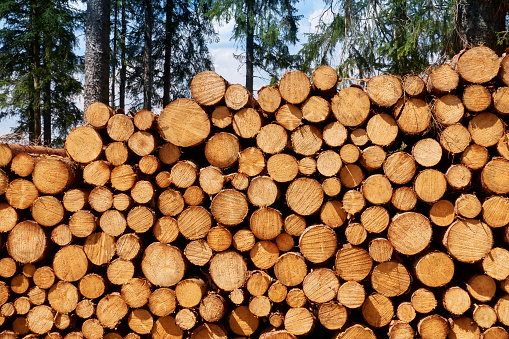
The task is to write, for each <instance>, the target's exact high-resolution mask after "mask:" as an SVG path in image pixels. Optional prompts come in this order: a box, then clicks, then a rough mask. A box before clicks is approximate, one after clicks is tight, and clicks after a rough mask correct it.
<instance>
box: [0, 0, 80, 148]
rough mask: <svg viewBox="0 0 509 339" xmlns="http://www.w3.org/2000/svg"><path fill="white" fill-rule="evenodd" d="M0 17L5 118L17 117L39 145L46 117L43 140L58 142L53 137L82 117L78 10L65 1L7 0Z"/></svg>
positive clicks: (0, 91)
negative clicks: (77, 52)
mask: <svg viewBox="0 0 509 339" xmlns="http://www.w3.org/2000/svg"><path fill="white" fill-rule="evenodd" d="M0 21H3V25H2V26H1V28H0V60H2V62H1V63H0V79H1V80H0V118H4V117H7V116H12V117H16V118H17V121H18V123H17V128H16V132H18V133H21V132H29V138H30V141H31V142H36V143H38V142H40V141H41V140H39V139H40V136H41V132H42V130H41V115H42V116H43V118H44V119H43V120H44V143H45V144H47V145H49V144H55V143H58V140H57V141H56V142H55V141H54V142H53V143H52V136H57V139H58V138H61V137H62V136H65V135H66V134H67V133H68V131H69V129H70V128H71V127H73V126H74V125H76V123H77V122H78V120H79V119H80V118H81V112H80V111H79V110H78V108H77V107H76V105H75V103H74V101H75V96H76V95H77V94H78V93H79V92H80V91H81V84H80V83H79V81H78V80H76V79H75V78H74V73H75V72H78V71H79V70H80V60H79V58H78V57H77V56H76V55H75V54H74V52H73V48H74V47H75V46H76V35H75V30H76V28H77V26H78V22H79V13H78V12H77V11H76V10H75V9H73V8H71V6H70V5H69V2H68V1H63V0H50V1H42V0H31V1H29V2H27V1H21V0H7V1H4V2H2V3H1V4H0ZM52 127H54V129H55V130H56V131H55V132H56V133H54V131H53V130H52Z"/></svg>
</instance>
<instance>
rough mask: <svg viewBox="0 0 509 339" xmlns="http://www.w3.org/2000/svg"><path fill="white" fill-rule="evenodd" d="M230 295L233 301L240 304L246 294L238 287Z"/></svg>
mask: <svg viewBox="0 0 509 339" xmlns="http://www.w3.org/2000/svg"><path fill="white" fill-rule="evenodd" d="M228 297H229V298H230V301H231V302H232V303H234V304H235V305H237V306H239V305H241V304H242V303H243V302H244V299H245V297H246V296H245V293H244V290H243V289H241V288H236V289H234V290H233V291H231V292H230V294H228Z"/></svg>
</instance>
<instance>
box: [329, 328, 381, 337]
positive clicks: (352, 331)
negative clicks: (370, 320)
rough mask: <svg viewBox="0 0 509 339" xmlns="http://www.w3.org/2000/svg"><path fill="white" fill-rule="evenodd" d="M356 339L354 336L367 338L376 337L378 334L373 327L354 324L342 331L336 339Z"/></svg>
mask: <svg viewBox="0 0 509 339" xmlns="http://www.w3.org/2000/svg"><path fill="white" fill-rule="evenodd" d="M339 338H341V339H354V338H366V339H375V338H376V335H375V333H374V332H373V330H372V329H370V328H369V327H364V326H363V325H359V324H354V325H352V326H350V327H348V328H347V329H346V330H345V331H344V332H342V333H340V334H339V336H337V337H335V338H334V339H339Z"/></svg>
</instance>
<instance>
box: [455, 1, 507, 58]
mask: <svg viewBox="0 0 509 339" xmlns="http://www.w3.org/2000/svg"><path fill="white" fill-rule="evenodd" d="M504 3H505V1H486V0H464V1H457V11H456V20H455V22H454V25H455V32H456V36H455V40H456V41H455V43H456V46H455V50H456V52H459V51H460V50H461V49H464V48H466V47H472V46H477V45H485V46H487V47H490V48H492V49H493V50H494V51H495V52H496V53H497V54H499V55H500V54H501V53H502V52H503V51H504V49H505V47H506V46H505V45H498V44H497V32H501V31H504V30H505V9H504Z"/></svg>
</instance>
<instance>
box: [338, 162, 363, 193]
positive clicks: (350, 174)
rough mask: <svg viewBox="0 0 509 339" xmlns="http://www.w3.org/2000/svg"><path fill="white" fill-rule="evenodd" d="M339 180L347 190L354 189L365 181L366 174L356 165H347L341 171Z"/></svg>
mask: <svg viewBox="0 0 509 339" xmlns="http://www.w3.org/2000/svg"><path fill="white" fill-rule="evenodd" d="M339 179H340V180H341V184H342V185H343V186H345V187H346V188H354V187H357V186H359V185H360V184H361V182H362V180H364V173H363V171H362V169H361V168H360V167H359V166H357V165H356V164H347V165H345V166H343V167H342V168H341V170H340V171H339Z"/></svg>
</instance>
